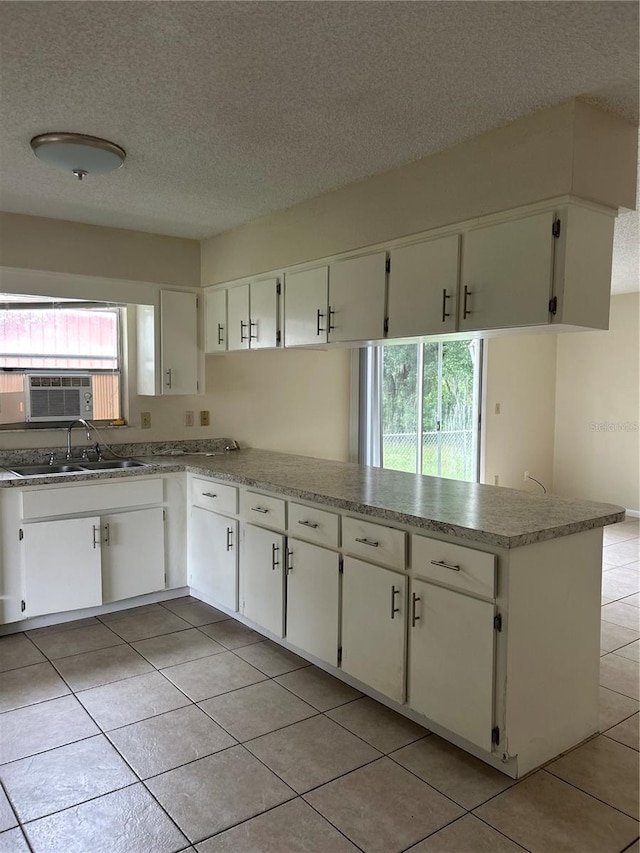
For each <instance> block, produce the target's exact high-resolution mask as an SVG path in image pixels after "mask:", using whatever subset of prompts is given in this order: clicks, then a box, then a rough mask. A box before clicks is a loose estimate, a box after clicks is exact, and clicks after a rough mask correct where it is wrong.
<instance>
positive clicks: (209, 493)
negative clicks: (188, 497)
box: [202, 492, 218, 498]
mask: <svg viewBox="0 0 640 853" xmlns="http://www.w3.org/2000/svg"><path fill="white" fill-rule="evenodd" d="M202 497H203V498H217V497H218V496H217V495H215V494H214V493H213V492H203V493H202Z"/></svg>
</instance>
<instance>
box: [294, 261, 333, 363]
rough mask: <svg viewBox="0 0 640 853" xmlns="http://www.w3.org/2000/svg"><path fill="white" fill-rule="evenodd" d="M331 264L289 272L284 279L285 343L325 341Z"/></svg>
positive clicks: (300, 343)
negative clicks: (329, 265)
mask: <svg viewBox="0 0 640 853" xmlns="http://www.w3.org/2000/svg"><path fill="white" fill-rule="evenodd" d="M328 302H329V267H327V266H323V267H316V268H315V269H310V270H303V271H301V272H293V273H287V274H286V275H285V279H284V345H285V346H286V347H299V346H312V345H313V344H326V342H327V320H328V312H329V306H328Z"/></svg>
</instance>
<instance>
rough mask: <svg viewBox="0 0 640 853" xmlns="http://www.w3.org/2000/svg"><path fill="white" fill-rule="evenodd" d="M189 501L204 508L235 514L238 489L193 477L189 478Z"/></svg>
mask: <svg viewBox="0 0 640 853" xmlns="http://www.w3.org/2000/svg"><path fill="white" fill-rule="evenodd" d="M191 503H192V504H195V505H196V506H201V507H203V508H204V509H213V510H216V511H217V512H226V513H228V514H229V515H235V514H236V513H237V512H238V490H237V489H236V487H235V486H226V485H223V484H222V483H216V482H214V481H213V480H200V479H199V478H198V477H194V478H193V479H192V480H191Z"/></svg>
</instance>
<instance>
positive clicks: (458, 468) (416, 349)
mask: <svg viewBox="0 0 640 853" xmlns="http://www.w3.org/2000/svg"><path fill="white" fill-rule="evenodd" d="M481 358H482V342H481V341H480V340H478V339H465V340H455V341H440V342H427V343H413V344H397V345H396V344H387V345H385V346H382V347H371V348H369V349H368V350H365V351H363V354H362V356H361V362H360V363H361V429H360V442H361V451H360V459H361V461H363V462H365V463H367V464H370V465H380V466H382V467H384V468H394V469H396V470H398V471H410V472H411V473H414V474H415V473H420V474H428V475H432V476H436V477H447V478H450V479H454V480H467V481H472V482H473V481H477V480H478V473H479V470H478V466H479V426H480V408H479V401H480V376H481Z"/></svg>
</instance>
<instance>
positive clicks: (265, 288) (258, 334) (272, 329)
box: [249, 278, 280, 349]
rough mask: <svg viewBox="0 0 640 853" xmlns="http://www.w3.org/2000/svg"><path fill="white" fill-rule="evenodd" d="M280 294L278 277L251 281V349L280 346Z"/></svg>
mask: <svg viewBox="0 0 640 853" xmlns="http://www.w3.org/2000/svg"><path fill="white" fill-rule="evenodd" d="M279 294H280V283H279V281H278V279H277V278H265V279H261V280H259V281H252V282H251V288H250V296H251V299H250V312H249V313H250V318H249V323H250V332H249V336H250V341H249V348H250V349H268V348H274V347H277V346H278V343H279V341H278V301H279V300H278V297H279Z"/></svg>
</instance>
